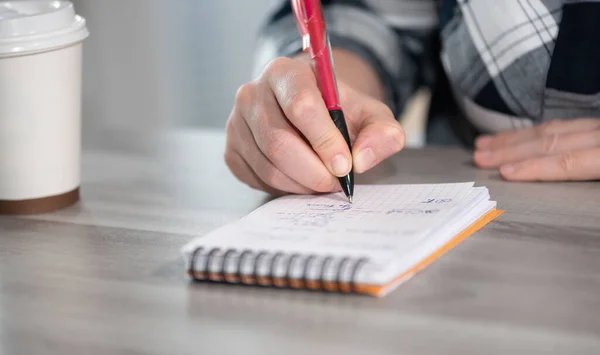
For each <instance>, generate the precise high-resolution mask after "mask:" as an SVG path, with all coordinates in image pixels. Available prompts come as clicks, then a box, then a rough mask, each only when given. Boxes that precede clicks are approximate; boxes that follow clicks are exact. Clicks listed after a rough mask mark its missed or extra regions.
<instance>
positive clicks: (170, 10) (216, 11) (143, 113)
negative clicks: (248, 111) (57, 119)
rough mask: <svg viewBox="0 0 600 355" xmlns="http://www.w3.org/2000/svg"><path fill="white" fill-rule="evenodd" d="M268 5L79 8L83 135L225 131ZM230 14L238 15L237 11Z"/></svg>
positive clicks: (135, 3)
mask: <svg viewBox="0 0 600 355" xmlns="http://www.w3.org/2000/svg"><path fill="white" fill-rule="evenodd" d="M271 2H272V1H271V0H252V1H247V0H219V1H213V0H177V1H164V0H163V1H158V0H127V1H122V0H100V1H99V0H74V1H73V3H74V4H75V9H76V11H77V12H78V13H79V14H81V15H82V16H84V17H85V18H86V20H87V21H88V28H89V30H90V33H91V35H90V37H89V38H88V39H87V40H86V42H85V44H84V89H83V95H84V97H83V111H84V129H86V130H87V131H96V130H111V131H122V130H136V129H140V126H144V127H145V128H152V127H161V126H165V125H167V126H202V127H210V128H217V129H222V128H223V127H224V125H225V122H226V120H227V117H228V115H229V112H230V109H231V106H232V103H233V99H234V95H235V92H236V90H237V87H238V86H239V85H241V84H243V83H244V82H246V81H248V80H250V79H252V78H251V76H250V75H251V69H252V57H253V45H254V42H255V37H256V32H257V30H258V28H259V26H260V25H261V23H262V21H263V20H264V18H265V13H266V11H267V9H268V5H269V4H270V3H271ZM232 9H234V10H233V11H232Z"/></svg>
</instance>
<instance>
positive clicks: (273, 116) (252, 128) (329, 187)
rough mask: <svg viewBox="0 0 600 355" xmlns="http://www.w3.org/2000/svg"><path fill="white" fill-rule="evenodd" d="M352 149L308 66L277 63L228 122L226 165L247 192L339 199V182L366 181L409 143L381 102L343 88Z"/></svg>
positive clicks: (241, 93)
mask: <svg viewBox="0 0 600 355" xmlns="http://www.w3.org/2000/svg"><path fill="white" fill-rule="evenodd" d="M339 92H340V101H341V106H342V109H343V110H344V115H345V117H346V121H347V125H348V130H349V133H350V136H351V140H352V141H353V142H354V143H353V155H351V154H350V151H349V149H348V146H347V144H346V142H345V141H344V138H343V136H342V135H341V133H340V132H339V130H338V129H337V128H336V126H335V125H334V123H333V121H332V120H331V118H330V116H329V113H328V111H327V108H326V107H325V103H324V101H323V98H322V96H321V93H320V91H319V89H318V87H317V82H316V79H315V76H314V73H313V71H312V69H311V67H310V65H309V64H308V63H307V62H306V61H303V60H299V59H290V58H279V59H276V60H274V61H273V62H271V64H270V65H269V66H268V67H267V68H266V69H265V71H264V72H263V73H262V74H261V76H260V77H259V78H257V79H256V80H255V81H253V82H250V83H247V84H245V85H243V86H242V87H241V88H240V89H239V90H238V93H237V95H236V99H235V104H234V107H233V110H232V112H231V115H230V117H229V120H228V122H227V143H226V149H225V161H226V163H227V166H228V167H229V169H230V170H231V171H232V172H233V174H234V175H235V176H236V177H237V178H238V179H239V180H241V181H242V182H244V183H246V184H247V185H249V186H251V187H253V188H256V189H260V190H264V191H267V192H269V193H272V194H284V193H299V194H304V193H313V192H332V191H339V190H340V189H339V183H338V179H337V178H336V177H338V176H343V175H346V174H347V173H348V172H349V171H350V168H351V162H352V161H353V162H354V171H355V172H357V173H362V172H364V171H366V170H368V169H370V168H372V167H373V166H375V165H376V164H378V163H379V162H381V161H382V160H384V159H386V158H388V157H389V156H391V155H392V154H394V153H396V152H398V151H400V149H402V148H403V146H404V142H405V137H404V132H403V130H402V128H401V127H400V124H399V123H398V122H397V120H396V119H395V118H394V116H393V114H392V112H391V110H390V109H389V108H388V107H387V106H386V105H384V104H383V103H382V102H380V101H378V100H376V99H374V98H372V97H370V96H367V95H365V94H361V93H359V92H358V91H355V90H353V89H352V88H350V87H349V86H347V85H344V84H343V83H342V82H340V83H339Z"/></svg>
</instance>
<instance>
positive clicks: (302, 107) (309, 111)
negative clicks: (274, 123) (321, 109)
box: [287, 90, 317, 120]
mask: <svg viewBox="0 0 600 355" xmlns="http://www.w3.org/2000/svg"><path fill="white" fill-rule="evenodd" d="M287 105H288V107H289V112H290V115H291V116H292V117H293V118H295V119H297V120H307V119H311V118H314V117H315V115H316V105H317V100H316V99H315V97H314V95H313V94H312V93H311V92H310V91H307V90H300V91H298V92H297V93H295V94H294V95H292V96H291V97H290V98H289V100H288V102H287Z"/></svg>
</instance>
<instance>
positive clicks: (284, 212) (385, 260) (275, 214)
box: [181, 182, 503, 297]
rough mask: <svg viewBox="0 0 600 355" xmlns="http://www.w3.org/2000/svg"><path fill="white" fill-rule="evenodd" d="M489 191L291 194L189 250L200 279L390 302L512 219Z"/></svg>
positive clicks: (427, 188) (385, 189) (191, 268)
mask: <svg viewBox="0 0 600 355" xmlns="http://www.w3.org/2000/svg"><path fill="white" fill-rule="evenodd" d="M496 205H497V203H496V202H495V201H492V200H491V199H490V193H489V191H488V189H487V188H486V187H475V186H474V183H473V182H466V183H453V184H406V185H357V186H356V187H355V193H354V203H352V204H351V203H348V201H347V200H346V199H345V197H344V195H343V194H341V193H331V194H324V195H317V196H314V195H288V196H284V197H280V198H277V199H274V200H272V201H270V202H268V203H266V204H264V205H263V206H261V207H259V208H258V209H256V210H254V211H253V212H251V213H249V214H248V215H246V216H244V217H243V218H241V219H239V220H236V221H234V222H232V223H229V224H226V225H224V226H222V227H220V228H218V229H216V230H214V231H212V232H209V233H208V234H207V235H204V236H200V237H196V238H194V239H193V240H191V241H190V242H188V243H187V244H186V245H184V246H183V248H182V250H181V252H182V254H183V256H184V260H185V264H186V266H185V267H186V270H187V274H188V275H189V277H190V278H191V279H192V280H193V281H197V282H213V283H214V282H216V283H233V284H236V283H237V284H246V285H256V286H263V287H276V288H286V289H309V290H322V291H331V292H344V293H361V294H368V295H372V296H377V297H382V296H384V295H386V294H388V293H389V292H390V291H392V290H394V289H395V288H396V287H398V285H400V284H402V282H404V281H406V280H408V279H409V278H410V277H412V276H413V275H415V274H416V273H417V272H418V271H419V270H421V269H423V268H424V267H426V266H427V265H429V264H430V263H431V262H433V261H434V260H436V259H437V258H438V257H439V256H441V255H442V254H444V253H445V252H447V251H449V250H450V249H451V248H452V247H454V246H456V245H457V244H458V243H460V242H461V241H463V240H464V239H465V238H467V237H468V236H470V235H472V234H473V233H474V232H476V231H477V230H479V229H481V228H482V227H484V226H485V225H486V224H488V223H489V222H491V221H492V220H494V219H495V218H496V217H498V216H499V215H500V214H501V213H502V212H503V211H501V210H498V209H497V206H496Z"/></svg>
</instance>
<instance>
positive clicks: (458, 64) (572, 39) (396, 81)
mask: <svg viewBox="0 0 600 355" xmlns="http://www.w3.org/2000/svg"><path fill="white" fill-rule="evenodd" d="M322 4H323V7H324V12H325V17H326V20H327V26H328V31H329V35H330V38H331V42H332V46H333V47H341V48H345V49H348V50H351V51H353V52H354V53H356V54H357V55H360V56H361V57H362V58H364V59H366V60H367V61H368V62H369V63H371V65H372V66H373V67H374V68H375V69H376V70H377V72H378V74H379V76H380V78H381V80H382V82H383V83H384V85H385V88H386V95H387V96H386V102H387V104H388V105H389V106H390V107H391V108H392V110H393V111H394V112H395V113H396V114H397V115H398V114H399V113H400V111H401V110H402V109H403V107H404V105H405V103H406V101H407V100H408V99H409V98H410V96H411V95H412V94H413V93H414V92H415V91H416V90H418V89H419V88H421V87H429V88H431V89H432V91H433V93H434V96H433V101H432V104H431V108H430V112H429V122H428V136H429V140H430V142H434V143H435V142H437V143H444V142H454V141H455V140H453V139H451V138H448V137H446V138H444V137H442V136H440V129H441V130H442V131H443V130H445V131H446V134H447V135H448V133H449V132H453V133H454V135H453V136H454V137H457V138H458V139H459V140H460V141H461V142H462V143H465V144H469V145H470V144H472V141H473V139H474V138H475V137H476V136H477V135H478V134H481V133H494V132H498V131H502V130H507V129H515V128H522V127H527V126H531V125H534V124H538V123H540V122H543V121H547V120H552V119H572V118H581V117H600V20H599V19H600V1H597V0H596V1H584V0H494V1H491V0H322ZM259 44H260V45H259V50H258V52H257V58H256V64H257V66H256V69H257V71H260V70H262V69H263V68H264V66H265V65H266V64H267V63H268V61H270V60H272V59H273V58H275V57H277V56H291V55H294V54H296V53H298V52H299V51H300V50H301V39H300V36H299V34H298V30H297V28H296V25H295V23H294V19H293V14H292V12H291V6H290V2H289V0H277V1H275V3H274V4H273V7H272V9H270V13H269V17H268V20H267V22H266V24H265V26H264V27H263V29H262V31H261V33H260V36H259ZM450 135H451V134H450Z"/></svg>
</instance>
